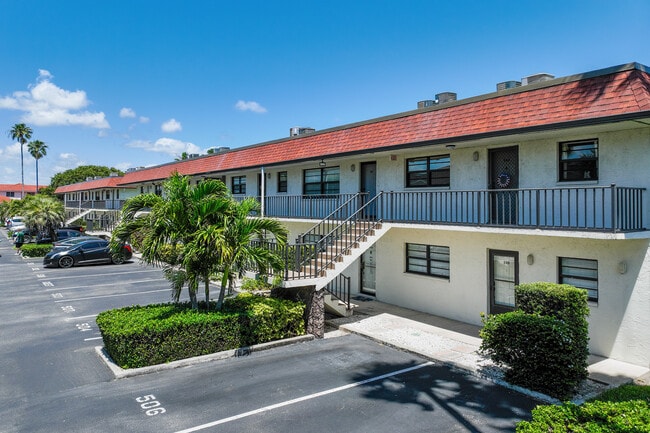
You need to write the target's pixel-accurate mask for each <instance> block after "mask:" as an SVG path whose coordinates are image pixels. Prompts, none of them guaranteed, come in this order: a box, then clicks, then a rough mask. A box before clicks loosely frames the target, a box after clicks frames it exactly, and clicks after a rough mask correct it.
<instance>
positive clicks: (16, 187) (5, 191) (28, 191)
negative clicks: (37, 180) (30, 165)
mask: <svg viewBox="0 0 650 433" xmlns="http://www.w3.org/2000/svg"><path fill="white" fill-rule="evenodd" d="M41 188H44V187H39V189H41ZM23 192H24V196H23ZM34 194H36V185H21V184H20V183H11V184H7V183H3V184H0V197H6V198H7V199H8V200H19V199H21V198H24V197H26V196H28V195H34ZM3 201H6V200H3Z"/></svg>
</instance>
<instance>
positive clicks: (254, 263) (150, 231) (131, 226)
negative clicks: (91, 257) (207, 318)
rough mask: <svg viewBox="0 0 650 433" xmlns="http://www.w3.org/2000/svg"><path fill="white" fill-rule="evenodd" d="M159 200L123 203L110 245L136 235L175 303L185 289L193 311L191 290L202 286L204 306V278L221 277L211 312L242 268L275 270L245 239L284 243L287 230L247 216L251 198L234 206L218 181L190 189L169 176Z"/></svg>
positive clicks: (273, 260)
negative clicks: (271, 238) (159, 268)
mask: <svg viewBox="0 0 650 433" xmlns="http://www.w3.org/2000/svg"><path fill="white" fill-rule="evenodd" d="M163 189H164V194H163V196H162V197H161V196H157V195H155V194H141V195H139V196H136V197H134V198H131V199H129V200H127V201H126V203H125V204H124V208H123V210H122V219H121V222H120V224H118V226H117V227H116V228H115V230H114V231H113V243H114V244H117V243H119V242H122V241H125V240H129V239H130V237H131V236H133V235H134V234H136V233H139V234H140V235H141V236H142V237H143V239H142V246H141V253H142V260H143V261H144V262H145V263H148V264H153V265H158V266H162V267H163V272H164V275H165V277H166V278H167V279H168V280H169V281H170V283H171V288H172V296H173V299H174V300H175V301H178V299H179V297H180V293H181V290H182V288H183V286H185V285H187V288H188V292H189V296H190V301H191V303H192V308H194V309H198V302H197V295H196V294H197V291H198V287H199V284H200V283H201V282H203V284H204V292H205V301H206V308H209V305H210V302H209V301H210V279H211V277H213V276H214V275H216V274H217V273H221V274H222V279H221V290H220V292H219V299H218V301H217V309H221V306H222V305H223V298H224V296H225V290H226V287H227V285H228V282H229V280H230V278H232V276H233V275H235V274H238V273H241V272H243V271H244V270H248V269H259V268H268V267H273V268H275V269H277V268H279V267H280V266H281V264H282V260H281V258H280V257H279V256H278V255H277V254H274V253H272V252H271V251H269V250H268V249H266V248H263V247H260V246H257V247H255V246H252V245H251V241H252V240H254V239H257V238H259V237H261V236H268V235H273V236H275V238H276V240H277V243H278V244H280V245H285V244H286V239H287V231H286V229H285V228H284V227H283V226H282V225H281V224H280V222H278V221H276V220H272V219H268V218H257V217H249V215H250V214H251V212H254V211H259V204H258V203H257V202H256V201H255V200H254V199H247V200H244V201H243V202H242V203H238V202H236V201H235V200H233V199H232V197H231V196H230V193H229V192H228V189H227V188H226V186H225V185H224V183H223V182H221V181H219V180H214V179H207V180H204V181H203V182H201V183H199V184H198V185H195V186H192V185H190V180H189V177H187V176H181V175H179V174H178V173H174V174H173V175H172V176H171V177H170V178H169V179H168V180H167V181H165V183H164V184H163Z"/></svg>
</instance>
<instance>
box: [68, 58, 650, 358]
mask: <svg viewBox="0 0 650 433" xmlns="http://www.w3.org/2000/svg"><path fill="white" fill-rule="evenodd" d="M649 72H650V71H648V68H647V67H645V66H643V65H639V64H636V63H633V64H628V65H622V66H617V67H612V68H608V69H603V70H598V71H593V72H589V73H585V74H580V75H574V76H569V77H563V78H557V79H555V78H553V77H551V76H548V75H536V76H531V77H526V78H525V79H523V80H522V82H504V83H500V84H499V85H498V86H497V91H496V92H494V93H490V94H487V95H482V96H477V97H472V98H467V99H462V100H456V99H455V97H454V95H453V94H450V93H444V94H439V95H437V96H438V97H437V98H436V99H435V100H432V101H422V102H420V103H418V108H417V109H415V110H413V111H409V112H404V113H398V114H395V115H392V116H386V117H382V118H378V119H372V120H368V121H364V122H359V123H355V124H350V125H344V126H340V127H336V128H331V129H327V130H322V131H311V130H308V131H309V132H308V133H306V134H300V135H297V136H291V137H288V138H284V139H279V140H274V141H270V142H266V143H261V144H257V145H253V146H248V147H243V148H238V149H233V150H228V151H224V152H219V153H217V154H214V155H208V156H204V157H199V158H194V159H191V160H184V161H179V162H174V163H170V164H165V165H160V166H156V167H150V168H145V169H141V170H137V171H133V172H131V173H127V174H126V175H125V176H124V177H123V178H121V179H120V180H119V182H118V185H120V186H122V187H127V188H135V189H136V190H139V189H140V188H144V187H145V186H148V187H151V186H152V185H154V186H156V185H158V186H159V185H160V184H161V183H162V182H163V181H164V180H165V179H166V178H167V177H168V176H169V175H170V174H171V173H172V172H174V171H177V172H179V173H181V174H185V175H189V176H191V177H192V178H193V179H195V180H196V181H197V182H200V181H201V179H204V178H217V179H222V180H223V181H224V182H225V183H226V185H228V186H229V187H230V189H231V191H232V193H233V195H234V196H235V197H244V196H255V197H258V199H259V200H261V203H262V205H263V210H262V212H263V213H264V214H265V215H266V216H270V217H276V218H279V219H281V220H282V221H283V222H284V223H285V224H286V225H287V227H288V228H289V230H290V232H291V239H296V243H297V244H298V247H299V248H296V249H295V251H303V250H302V248H305V249H304V251H306V252H305V253H304V254H302V256H303V257H299V256H301V253H296V254H297V256H298V257H292V258H293V259H294V260H295V261H296V262H298V261H300V263H296V264H295V266H292V267H291V269H287V271H286V272H285V274H284V277H285V280H286V284H287V285H299V284H311V285H314V286H316V288H318V289H319V288H321V287H324V286H325V285H326V284H328V283H330V282H331V281H332V280H335V279H341V278H342V277H341V276H343V280H342V282H343V283H344V284H347V285H349V287H350V290H351V292H352V293H353V294H357V293H359V294H365V295H368V296H374V297H375V298H376V299H377V300H379V301H383V302H388V303H393V304H397V305H400V306H404V307H408V308H412V309H415V310H419V311H423V312H426V313H431V314H436V315H439V316H443V317H448V318H451V319H455V320H460V321H463V322H467V323H473V324H480V314H481V313H482V312H486V313H499V312H503V311H508V310H509V309H512V308H513V307H514V286H515V285H516V284H518V283H520V282H532V281H555V282H560V283H569V284H573V285H575V286H578V287H582V288H585V289H587V290H588V294H589V303H590V307H591V315H590V318H589V323H590V350H591V351H592V353H595V354H598V355H602V356H607V357H611V358H615V359H619V360H623V361H626V362H630V363H634V364H638V365H642V366H645V367H647V366H649V365H650V332H648V329H650V248H649V246H650V232H649V231H648V230H647V228H648V227H647V225H648V219H649V218H648V217H649V213H648V209H650V206H649V205H650V203H649V202H648V194H647V188H648V187H649V186H650V176H649V175H648V173H649V171H648V168H647V167H648V166H649V165H650V155H649V152H650V74H649ZM75 188H76V190H77V191H83V188H84V187H83V185H77V186H69V187H68V189H67V191H68V192H70V191H73V190H75ZM57 192H60V191H58V190H57ZM309 251H311V253H309V254H311V255H309V257H308V260H302V259H303V258H304V257H305V256H308V253H307V252H309ZM314 251H316V252H317V253H319V254H315V253H314ZM301 260H302V261H301Z"/></svg>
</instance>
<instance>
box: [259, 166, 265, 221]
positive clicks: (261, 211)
mask: <svg viewBox="0 0 650 433" xmlns="http://www.w3.org/2000/svg"><path fill="white" fill-rule="evenodd" d="M261 176H262V181H261V182H260V189H261V191H260V213H261V214H262V218H264V202H265V201H266V200H265V199H264V198H265V197H264V191H265V190H266V173H265V172H264V167H262V174H261Z"/></svg>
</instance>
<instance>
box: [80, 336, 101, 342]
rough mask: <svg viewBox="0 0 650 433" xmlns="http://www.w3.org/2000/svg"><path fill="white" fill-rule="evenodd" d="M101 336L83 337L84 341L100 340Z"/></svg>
mask: <svg viewBox="0 0 650 433" xmlns="http://www.w3.org/2000/svg"><path fill="white" fill-rule="evenodd" d="M102 338H103V337H91V338H84V341H92V340H101V339H102Z"/></svg>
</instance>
